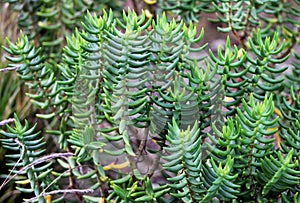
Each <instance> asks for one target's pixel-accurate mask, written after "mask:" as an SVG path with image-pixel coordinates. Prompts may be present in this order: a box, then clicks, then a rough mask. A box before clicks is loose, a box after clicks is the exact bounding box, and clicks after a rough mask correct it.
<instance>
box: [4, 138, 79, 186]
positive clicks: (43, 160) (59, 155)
mask: <svg viewBox="0 0 300 203" xmlns="http://www.w3.org/2000/svg"><path fill="white" fill-rule="evenodd" d="M15 141H16V142H17V143H18V144H20V142H19V141H18V140H15ZM21 146H22V145H21ZM23 151H24V150H23ZM73 155H74V154H73V153H71V152H68V153H55V154H51V155H48V156H43V157H41V158H39V159H37V160H35V161H34V162H32V163H30V164H28V165H27V166H24V167H23V168H21V169H20V170H19V171H18V172H17V173H16V174H14V175H13V176H11V177H10V178H8V177H9V176H8V177H7V179H6V181H4V182H3V183H2V185H1V186H0V190H1V189H2V188H3V187H4V186H5V185H6V184H7V183H9V182H10V181H12V180H13V179H14V178H15V177H16V176H17V175H19V174H21V173H22V172H24V171H26V170H27V169H29V168H31V167H32V166H34V165H37V164H40V163H43V162H45V161H49V160H51V159H56V158H65V157H68V156H73ZM21 157H22V156H21Z"/></svg>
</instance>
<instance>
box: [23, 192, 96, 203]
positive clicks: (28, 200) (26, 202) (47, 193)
mask: <svg viewBox="0 0 300 203" xmlns="http://www.w3.org/2000/svg"><path fill="white" fill-rule="evenodd" d="M92 192H94V190H92V189H66V190H54V191H51V192H46V193H44V194H43V196H47V195H55V194H59V193H71V194H73V193H92ZM39 197H40V196H38V197H33V198H31V199H27V200H26V201H24V203H29V202H34V201H37V200H38V198H39Z"/></svg>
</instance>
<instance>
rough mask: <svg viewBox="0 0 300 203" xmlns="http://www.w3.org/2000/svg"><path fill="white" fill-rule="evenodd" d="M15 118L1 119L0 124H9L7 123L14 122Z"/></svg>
mask: <svg viewBox="0 0 300 203" xmlns="http://www.w3.org/2000/svg"><path fill="white" fill-rule="evenodd" d="M14 121H15V119H14V118H8V119H6V120H3V121H0V126H3V125H6V124H9V123H12V122H14Z"/></svg>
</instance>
